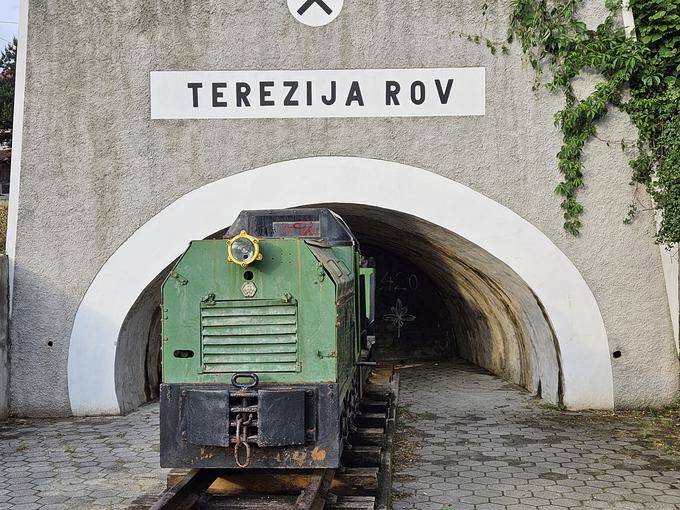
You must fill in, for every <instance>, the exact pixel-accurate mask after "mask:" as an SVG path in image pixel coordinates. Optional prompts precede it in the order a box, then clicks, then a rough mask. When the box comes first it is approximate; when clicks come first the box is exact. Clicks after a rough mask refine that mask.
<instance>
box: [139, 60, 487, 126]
mask: <svg viewBox="0 0 680 510" xmlns="http://www.w3.org/2000/svg"><path fill="white" fill-rule="evenodd" d="M484 113H485V69H484V68H483V67H461V68H429V69H347V70H316V71H314V70H309V71H299V70H296V71H156V72H152V73H151V118H152V119H267V118H268V119H273V118H278V119H281V118H315V117H322V118H324V117H447V116H457V115H484Z"/></svg>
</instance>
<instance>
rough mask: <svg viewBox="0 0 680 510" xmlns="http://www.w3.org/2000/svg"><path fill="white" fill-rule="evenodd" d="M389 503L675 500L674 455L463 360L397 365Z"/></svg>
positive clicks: (522, 508)
mask: <svg viewBox="0 0 680 510" xmlns="http://www.w3.org/2000/svg"><path fill="white" fill-rule="evenodd" d="M399 406H400V408H399V413H398V424H397V434H396V437H395V440H396V445H397V448H396V451H395V459H394V460H395V471H394V481H393V492H394V508H395V510H403V509H419V510H443V509H456V510H468V509H475V510H502V509H507V510H535V509H541V510H547V509H554V510H564V509H565V508H616V509H632V508H644V509H659V510H661V509H674V508H680V457H674V456H669V455H664V454H662V453H661V452H659V451H658V450H656V449H655V448H654V447H653V446H651V445H649V444H646V443H645V442H644V441H643V440H641V439H640V438H639V436H638V435H637V434H636V433H635V427H633V426H628V427H627V426H626V424H622V423H617V422H612V421H611V420H610V421H609V422H607V420H600V421H598V420H590V419H588V413H579V414H575V413H560V412H558V411H556V410H552V409H546V407H545V405H541V403H540V401H538V400H537V399H534V398H532V397H531V396H530V395H528V394H527V393H526V392H524V391H523V390H521V389H519V388H516V387H515V386H513V385H510V384H508V383H506V382H504V381H502V380H500V379H498V378H496V377H493V376H490V375H488V374H487V373H485V372H483V371H481V370H479V369H477V368H475V367H471V366H470V365H467V364H464V363H450V364H438V365H436V366H435V365H434V364H430V365H427V366H420V367H415V368H409V369H404V370H401V371H400V395H399Z"/></svg>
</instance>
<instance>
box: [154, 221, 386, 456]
mask: <svg viewBox="0 0 680 510" xmlns="http://www.w3.org/2000/svg"><path fill="white" fill-rule="evenodd" d="M362 265H365V264H362V258H361V254H360V252H359V245H358V243H357V240H356V239H355V237H354V236H353V235H352V233H351V231H350V229H349V228H348V227H347V225H346V224H345V222H344V221H343V220H342V219H341V218H340V217H339V216H337V215H336V214H335V213H333V212H332V211H330V210H329V209H286V210H272V211H243V212H242V213H241V214H240V215H239V217H238V218H237V220H236V221H235V222H234V224H233V225H232V226H231V227H230V228H229V230H228V231H227V234H226V235H225V239H219V240H205V241H193V242H192V243H191V244H190V246H189V248H188V249H187V251H186V252H185V253H184V254H183V255H182V256H181V257H180V259H179V261H178V262H177V263H176V265H175V267H174V268H173V270H172V271H171V272H170V275H169V276H168V278H167V279H166V281H165V282H164V284H163V304H162V307H163V344H162V366H163V383H162V385H161V396H160V404H161V465H162V466H163V467H201V468H233V467H250V468H301V467H314V468H332V467H338V466H339V465H340V457H341V455H342V448H343V442H344V438H346V436H347V434H348V431H349V429H350V427H351V425H352V417H353V414H354V411H355V407H356V405H357V403H358V400H359V398H360V395H361V390H362V388H361V387H362V373H365V370H362V369H361V366H362V363H363V364H365V360H366V356H367V353H368V344H367V331H368V330H369V328H370V322H371V320H372V310H373V309H374V308H373V303H372V300H373V295H374V292H373V281H374V277H373V276H374V275H373V269H372V268H367V267H362Z"/></svg>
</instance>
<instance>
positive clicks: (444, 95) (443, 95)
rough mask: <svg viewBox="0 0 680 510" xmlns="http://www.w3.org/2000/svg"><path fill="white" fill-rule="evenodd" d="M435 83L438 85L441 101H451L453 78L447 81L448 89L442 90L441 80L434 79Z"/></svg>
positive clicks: (444, 102)
mask: <svg viewBox="0 0 680 510" xmlns="http://www.w3.org/2000/svg"><path fill="white" fill-rule="evenodd" d="M434 84H435V85H436V86H437V93H438V94H439V101H441V103H442V104H447V103H448V102H449V96H450V95H451V88H452V87H453V78H451V79H450V80H448V81H447V82H446V90H442V81H441V80H434Z"/></svg>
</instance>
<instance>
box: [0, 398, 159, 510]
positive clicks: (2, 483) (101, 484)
mask: <svg viewBox="0 0 680 510" xmlns="http://www.w3.org/2000/svg"><path fill="white" fill-rule="evenodd" d="M158 451H159V446H158V404H148V405H145V406H143V407H142V408H140V409H139V410H137V411H136V412H134V413H131V414H129V415H127V416H116V417H105V418H70V419H58V420H55V419H51V420H11V421H6V422H0V459H2V460H1V462H0V508H8V509H10V508H11V509H13V510H33V509H38V508H40V509H50V510H57V509H59V510H61V509H119V508H120V509H122V508H128V507H129V506H130V505H132V504H133V503H134V502H135V500H137V498H139V497H140V496H142V495H145V494H146V495H148V494H152V495H153V494H158V493H160V492H161V491H162V490H163V488H164V484H165V474H166V472H167V470H165V469H161V468H160V466H159V465H158Z"/></svg>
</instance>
